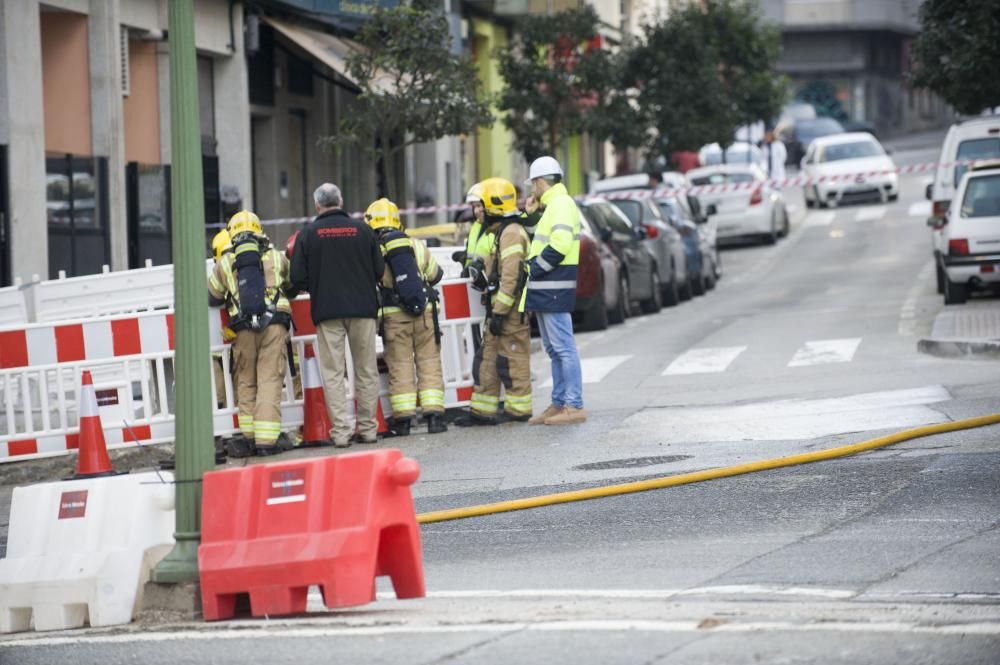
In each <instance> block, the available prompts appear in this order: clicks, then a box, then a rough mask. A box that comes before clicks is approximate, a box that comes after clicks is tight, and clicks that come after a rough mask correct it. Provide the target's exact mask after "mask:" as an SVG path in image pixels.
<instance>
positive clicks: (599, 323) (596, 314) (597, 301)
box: [582, 282, 608, 330]
mask: <svg viewBox="0 0 1000 665" xmlns="http://www.w3.org/2000/svg"><path fill="white" fill-rule="evenodd" d="M597 293H598V294H599V297H597V298H594V302H593V303H592V304H591V305H590V307H589V308H588V309H587V311H586V312H584V314H583V322H582V323H583V329H584V330H606V329H607V327H608V308H607V307H606V306H605V304H604V295H603V294H604V283H603V282H602V283H601V288H600V290H599V291H598V292H597Z"/></svg>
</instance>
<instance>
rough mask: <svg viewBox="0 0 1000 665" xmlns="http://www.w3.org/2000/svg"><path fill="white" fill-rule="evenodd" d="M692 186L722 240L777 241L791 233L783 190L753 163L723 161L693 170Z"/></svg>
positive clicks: (689, 175) (771, 242) (690, 176)
mask: <svg viewBox="0 0 1000 665" xmlns="http://www.w3.org/2000/svg"><path fill="white" fill-rule="evenodd" d="M687 176H688V180H689V181H690V182H691V185H692V186H695V187H705V189H704V190H701V191H697V192H696V193H695V195H696V196H697V197H698V201H699V202H700V204H701V209H702V211H704V213H705V214H706V215H708V216H710V217H712V218H713V221H714V222H715V224H716V229H717V231H716V234H717V238H718V240H719V241H724V240H732V239H739V238H747V237H758V238H761V239H763V241H764V242H766V243H768V244H774V243H775V242H777V240H778V238H779V237H781V236H786V235H788V229H789V226H788V211H787V209H786V208H785V199H784V197H782V195H781V192H780V191H779V190H777V189H773V188H772V187H771V186H770V184H769V183H768V180H767V175H766V174H765V173H764V171H763V170H762V169H761V168H760V167H758V166H755V165H753V164H723V165H719V166H706V167H703V168H700V169H692V170H691V171H688V173H687Z"/></svg>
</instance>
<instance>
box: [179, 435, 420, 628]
mask: <svg viewBox="0 0 1000 665" xmlns="http://www.w3.org/2000/svg"><path fill="white" fill-rule="evenodd" d="M419 475H420V467H419V465H418V464H417V462H416V461H414V460H412V459H409V458H406V457H403V454H402V453H401V452H400V451H399V450H377V451H373V452H365V453H351V454H346V455H338V456H333V457H324V458H318V459H310V460H301V461H294V462H282V463H275V464H265V465H259V466H251V467H244V468H239V469H229V470H226V471H215V472H212V473H207V474H205V478H204V494H203V499H202V531H201V536H202V539H201V542H202V544H201V546H200V547H199V548H198V567H199V570H200V573H201V595H202V613H203V615H204V617H205V619H206V620H208V621H215V620H219V619H227V618H231V617H232V616H233V615H234V613H235V608H236V597H237V594H241V593H247V594H249V596H250V611H251V614H253V616H265V615H269V616H276V615H284V614H296V613H301V612H304V611H305V609H306V600H307V595H308V591H309V587H310V586H313V585H317V586H319V587H320V590H321V591H322V594H323V603H324V604H325V605H326V607H328V608H331V609H332V608H337V607H350V606H354V605H363V604H365V603H370V602H372V601H373V600H375V578H376V577H377V576H381V575H388V576H389V577H390V578H391V580H392V586H393V589H394V590H395V592H396V597H397V598H420V597H422V596H423V595H424V572H423V557H422V553H421V546H420V528H419V527H418V526H417V521H416V515H415V512H414V509H413V497H412V495H411V494H410V489H409V486H410V485H412V484H413V483H414V482H416V480H417V477H418V476H419Z"/></svg>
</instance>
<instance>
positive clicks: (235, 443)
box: [226, 434, 257, 459]
mask: <svg viewBox="0 0 1000 665" xmlns="http://www.w3.org/2000/svg"><path fill="white" fill-rule="evenodd" d="M256 448H257V446H256V445H254V440H253V439H248V438H246V437H245V436H243V435H242V434H237V435H235V436H233V437H232V438H230V439H229V440H228V441H226V452H227V453H229V456H230V457H234V458H237V459H239V458H242V457H253V455H254V454H255V453H256V452H257V450H256Z"/></svg>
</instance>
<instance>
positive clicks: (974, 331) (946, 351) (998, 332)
mask: <svg viewBox="0 0 1000 665" xmlns="http://www.w3.org/2000/svg"><path fill="white" fill-rule="evenodd" d="M917 350H918V351H920V352H922V353H927V354H929V355H932V356H938V357H941V358H965V359H970V360H1000V300H998V299H996V298H991V299H988V300H981V301H973V302H970V303H967V304H965V305H960V306H949V307H946V308H945V309H943V310H941V312H940V313H939V314H938V315H937V317H936V318H935V319H934V327H933V329H932V330H931V336H930V338H928V339H922V340H920V341H919V342H918V343H917Z"/></svg>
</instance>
